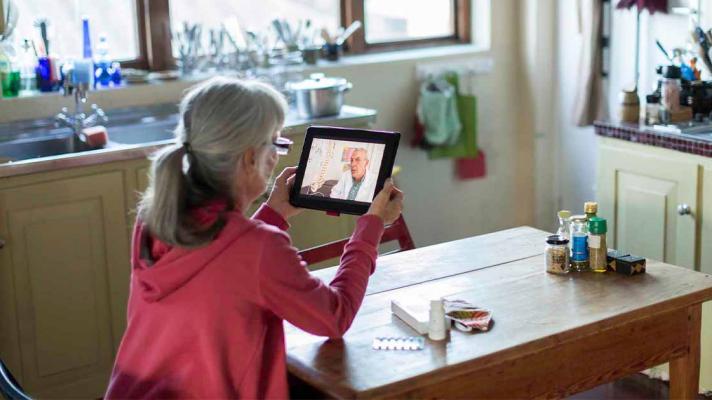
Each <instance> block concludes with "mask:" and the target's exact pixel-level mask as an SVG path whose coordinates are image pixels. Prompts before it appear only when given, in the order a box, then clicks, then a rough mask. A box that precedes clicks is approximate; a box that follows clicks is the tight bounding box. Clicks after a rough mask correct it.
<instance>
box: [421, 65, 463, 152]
mask: <svg viewBox="0 0 712 400" xmlns="http://www.w3.org/2000/svg"><path fill="white" fill-rule="evenodd" d="M433 87H436V88H437V89H434V88H433ZM418 119H420V121H421V122H422V124H423V125H424V127H425V140H426V141H427V142H428V144H430V145H434V146H441V145H447V146H452V145H454V144H456V143H457V141H458V139H459V137H460V131H461V130H462V125H461V124H460V118H458V116H457V88H456V87H455V86H453V85H452V84H451V83H450V82H447V81H445V80H442V79H441V80H430V79H428V80H427V81H425V82H423V84H422V85H421V87H420V99H419V101H418Z"/></svg>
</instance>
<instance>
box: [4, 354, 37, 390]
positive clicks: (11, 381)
mask: <svg viewBox="0 0 712 400" xmlns="http://www.w3.org/2000/svg"><path fill="white" fill-rule="evenodd" d="M0 395H2V397H3V398H4V399H6V400H31V399H30V397H29V396H28V395H26V394H25V392H23V391H22V387H20V384H18V383H17V381H16V380H15V377H14V376H12V374H11V373H10V370H9V369H7V366H6V365H5V363H3V362H2V360H0Z"/></svg>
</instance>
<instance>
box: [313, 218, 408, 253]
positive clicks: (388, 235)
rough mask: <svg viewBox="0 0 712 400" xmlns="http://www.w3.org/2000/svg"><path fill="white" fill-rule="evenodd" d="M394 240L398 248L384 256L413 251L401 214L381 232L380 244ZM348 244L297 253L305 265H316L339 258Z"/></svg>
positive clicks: (343, 243)
mask: <svg viewBox="0 0 712 400" xmlns="http://www.w3.org/2000/svg"><path fill="white" fill-rule="evenodd" d="M395 240H397V241H398V245H399V248H398V249H396V250H394V251H390V252H387V253H385V254H392V253H397V252H400V251H405V250H413V249H414V248H415V243H413V238H412V237H411V236H410V231H408V225H406V224H405V219H403V215H402V214H401V216H400V217H398V219H397V220H396V221H395V222H394V223H392V224H391V225H388V226H387V227H386V229H385V230H384V231H383V237H381V243H388V242H391V241H395ZM348 242H349V238H346V239H341V240H337V241H335V242H331V243H326V244H322V245H320V246H316V247H312V248H309V249H306V250H302V251H300V252H299V255H300V256H302V259H303V260H304V261H305V262H306V263H307V265H312V264H316V263H318V262H322V261H326V260H329V259H332V258H336V257H340V256H341V254H343V252H344V246H346V243H348Z"/></svg>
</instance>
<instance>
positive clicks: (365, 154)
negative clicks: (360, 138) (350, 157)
mask: <svg viewBox="0 0 712 400" xmlns="http://www.w3.org/2000/svg"><path fill="white" fill-rule="evenodd" d="M357 151H360V152H363V155H364V158H365V159H366V160H367V161H368V150H366V149H365V148H363V147H358V148H356V149H354V151H353V152H354V153H355V152H357ZM352 154H353V153H352Z"/></svg>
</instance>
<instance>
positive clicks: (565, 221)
mask: <svg viewBox="0 0 712 400" xmlns="http://www.w3.org/2000/svg"><path fill="white" fill-rule="evenodd" d="M557 216H558V217H559V229H558V230H557V231H556V234H557V235H559V236H563V237H564V238H566V239H569V238H570V237H571V211H569V210H561V211H559V213H558V214H557Z"/></svg>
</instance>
